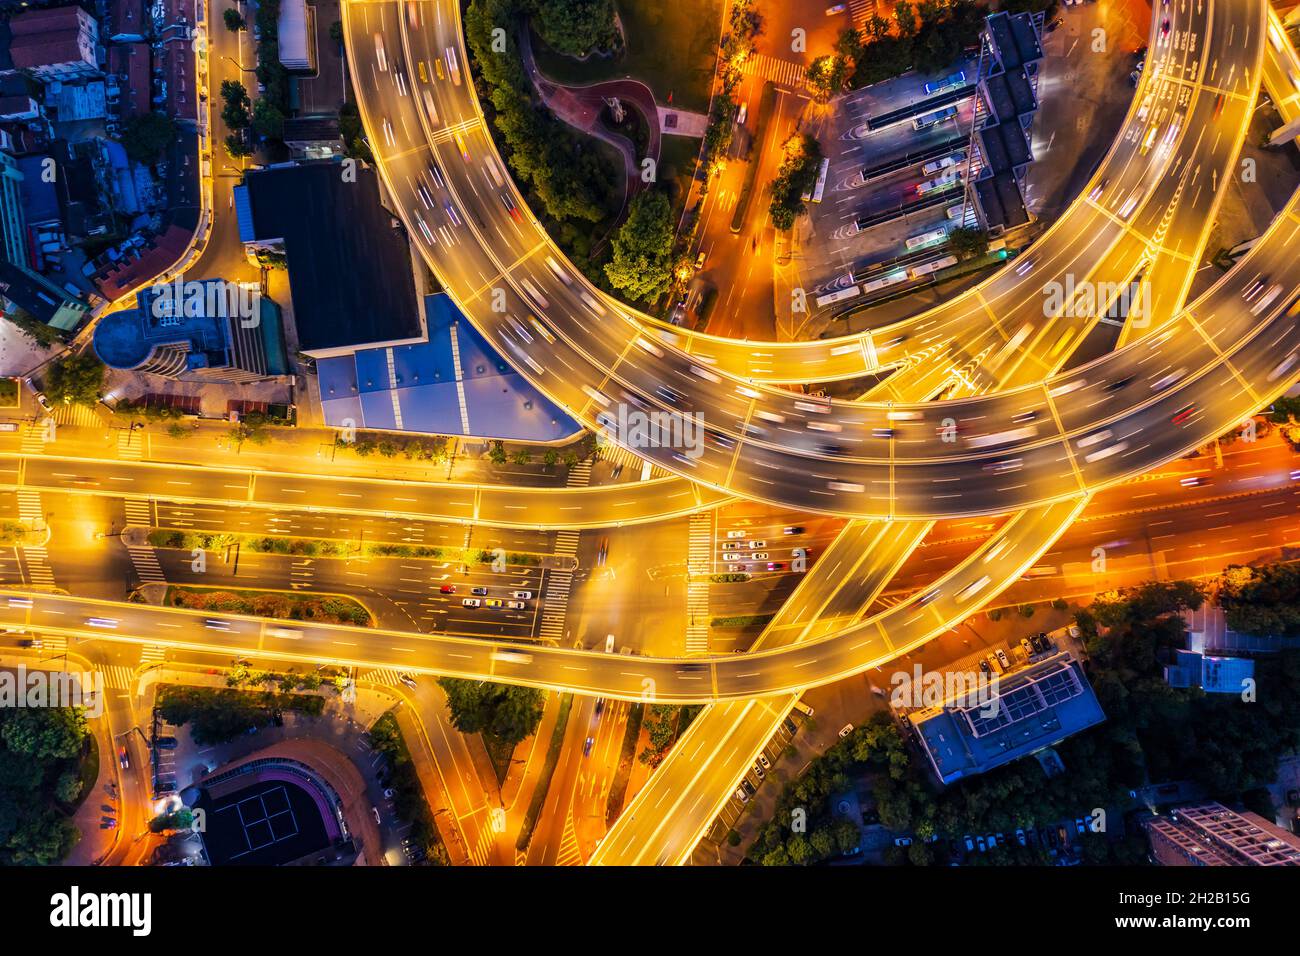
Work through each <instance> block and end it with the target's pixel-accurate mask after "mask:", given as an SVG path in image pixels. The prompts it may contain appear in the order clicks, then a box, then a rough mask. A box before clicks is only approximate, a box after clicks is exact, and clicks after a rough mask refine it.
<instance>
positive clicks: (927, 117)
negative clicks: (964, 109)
mask: <svg viewBox="0 0 1300 956" xmlns="http://www.w3.org/2000/svg"><path fill="white" fill-rule="evenodd" d="M956 115H957V107H955V106H945V107H944V108H943V109H938V110H935V111H934V112H932V113H922V114H921V115H920V116H918V117H917V118H916V119H914V120H912V128H913V129H929V128H930V127H931V126H937V125H938V124H940V123H942V122H944V121H945V120H950V119H952V118H953V117H954V116H956Z"/></svg>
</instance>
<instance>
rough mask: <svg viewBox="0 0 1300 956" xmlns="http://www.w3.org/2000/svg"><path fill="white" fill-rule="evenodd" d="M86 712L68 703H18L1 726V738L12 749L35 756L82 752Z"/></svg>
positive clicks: (43, 758) (39, 757) (49, 756)
mask: <svg viewBox="0 0 1300 956" xmlns="http://www.w3.org/2000/svg"><path fill="white" fill-rule="evenodd" d="M86 732H87V731H86V715H85V714H84V713H83V712H82V711H80V710H77V709H74V708H71V707H20V708H17V709H15V710H14V711H13V712H12V713H11V714H10V715H9V716H8V719H7V720H5V722H4V725H3V726H0V739H3V740H4V744H5V746H6V747H7V748H8V749H9V750H10V751H12V752H14V753H21V754H27V755H29V756H31V757H35V758H36V759H37V760H48V759H50V758H56V759H60V758H61V759H67V758H71V757H75V756H77V755H78V754H79V753H81V745H82V742H83V741H84V740H85V739H86Z"/></svg>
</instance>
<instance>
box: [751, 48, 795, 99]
mask: <svg viewBox="0 0 1300 956" xmlns="http://www.w3.org/2000/svg"><path fill="white" fill-rule="evenodd" d="M740 72H741V73H743V74H744V75H746V76H758V77H761V78H762V79H765V80H771V81H772V82H773V83H776V84H778V85H780V86H785V87H788V88H790V89H792V90H798V89H802V88H803V86H804V65H803V64H802V63H794V62H791V61H790V60H780V59H777V58H776V57H774V56H768V55H767V54H766V53H755V54H753V55H752V56H750V57H749V58H748V59H747V60H745V63H744V65H743V66H742V67H741V68H740Z"/></svg>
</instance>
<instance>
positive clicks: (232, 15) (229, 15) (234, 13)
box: [221, 7, 245, 33]
mask: <svg viewBox="0 0 1300 956" xmlns="http://www.w3.org/2000/svg"><path fill="white" fill-rule="evenodd" d="M221 18H222V19H223V20H225V21H226V29H227V30H229V31H230V32H231V33H238V32H239V31H240V30H242V29H244V26H245V24H244V18H243V16H241V15H240V13H239V11H238V10H236V9H235V8H234V7H230V8H229V9H227V10H226V12H225V13H223V14H222V15H221Z"/></svg>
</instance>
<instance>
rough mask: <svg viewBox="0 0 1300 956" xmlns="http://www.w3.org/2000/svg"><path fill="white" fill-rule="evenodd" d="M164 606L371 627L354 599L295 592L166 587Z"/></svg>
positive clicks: (367, 613)
mask: <svg viewBox="0 0 1300 956" xmlns="http://www.w3.org/2000/svg"><path fill="white" fill-rule="evenodd" d="M163 604H164V605H166V606H167V607H182V608H189V609H190V610H195V611H221V612H224V613H226V614H243V615H247V616H249V617H269V618H277V619H280V620H289V621H312V622H315V623H317V624H349V625H352V626H354V627H374V623H375V621H374V617H373V616H372V615H371V613H370V611H369V609H367V608H366V606H365V605H363V604H362V603H361V602H360V601H358V600H356V599H355V598H350V597H344V596H343V595H341V594H301V593H298V592H295V591H244V590H234V589H230V588H206V587H192V586H186V585H175V584H173V585H169V586H168V588H167V592H166V594H165V595H164V596H163Z"/></svg>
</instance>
